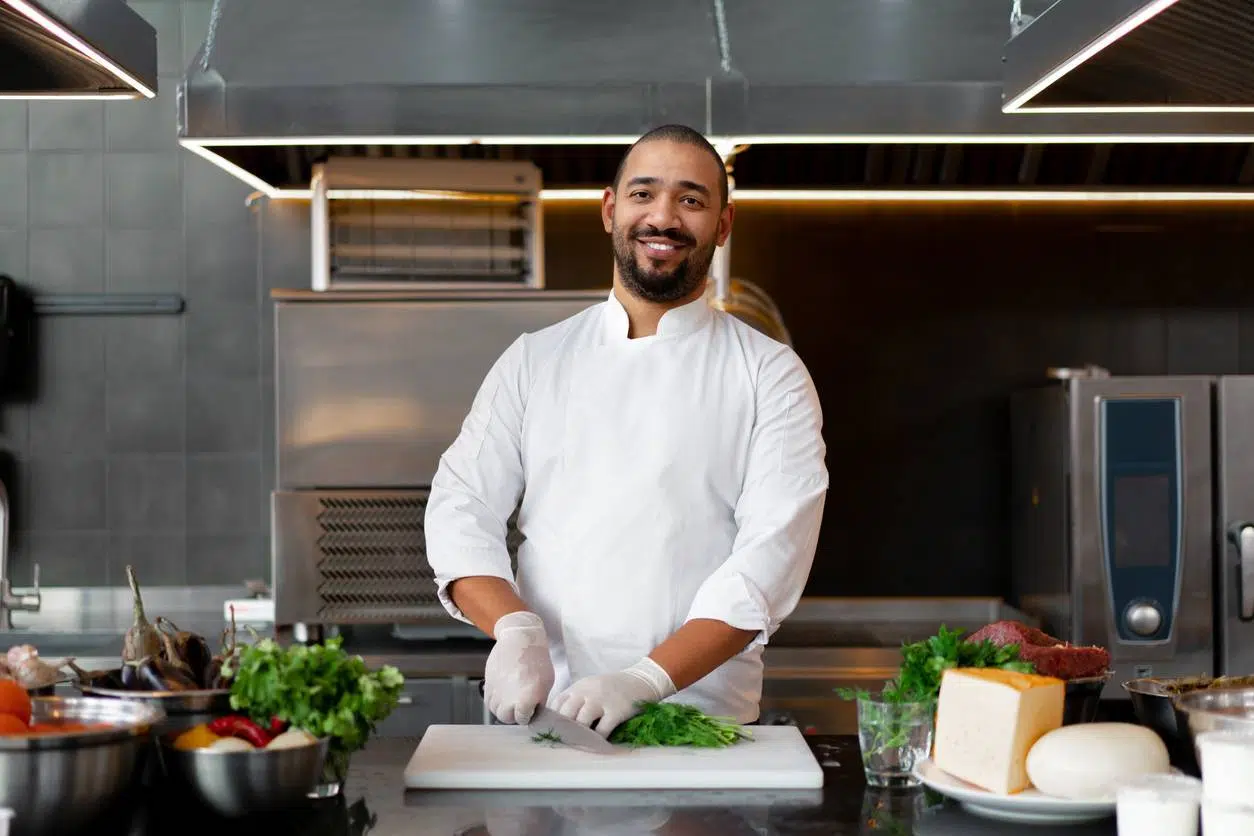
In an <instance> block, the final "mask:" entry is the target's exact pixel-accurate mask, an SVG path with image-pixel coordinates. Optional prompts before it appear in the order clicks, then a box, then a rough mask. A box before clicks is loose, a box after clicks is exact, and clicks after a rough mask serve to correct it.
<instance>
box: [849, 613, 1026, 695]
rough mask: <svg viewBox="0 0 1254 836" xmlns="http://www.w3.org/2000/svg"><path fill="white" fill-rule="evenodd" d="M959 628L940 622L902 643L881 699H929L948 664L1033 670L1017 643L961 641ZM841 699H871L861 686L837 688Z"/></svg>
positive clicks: (948, 667) (935, 693)
mask: <svg viewBox="0 0 1254 836" xmlns="http://www.w3.org/2000/svg"><path fill="white" fill-rule="evenodd" d="M961 637H962V631H961V630H949V629H947V628H946V627H945V625H943V624H942V625H941V628H940V631H939V632H937V634H936V635H935V636H932V637H930V638H927V639H924V640H923V641H921V642H914V643H912V644H906V645H903V646H902V648H901V668H900V670H899V671H898V672H897V677H896V678H895V679H892V680H890V681H889V682H888V683H887V684H886V685H885V686H884V690H883V691H882V692H881V693H880V695H879V700H880V701H881V702H890V703H907V702H910V703H913V702H930V701H933V700H935V699H936V698H937V697H938V696H939V695H940V683H941V677H942V676H943V675H944V673H945V671H947V670H949V669H950V668H1002V669H1004V670H1009V671H1018V672H1019V673H1035V672H1036V668H1035V667H1034V666H1033V665H1032V663H1031V662H1027V661H1024V660H1022V659H1020V658H1019V645H1017V644H1010V645H1006V646H1005V647H999V646H997V645H995V644H993V643H992V642H991V641H989V640H987V639H985V640H984V641H981V642H968V641H962V638H961ZM836 693H837V694H839V695H840V696H841V697H842V698H843V699H847V700H853V699H870V698H871V697H870V694H869V693H868V692H867V691H866V690H864V689H852V688H837V689H836Z"/></svg>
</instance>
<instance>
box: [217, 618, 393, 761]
mask: <svg viewBox="0 0 1254 836" xmlns="http://www.w3.org/2000/svg"><path fill="white" fill-rule="evenodd" d="M342 643H343V639H342V638H341V637H339V636H335V637H333V638H330V639H327V641H326V642H325V643H324V644H320V645H319V644H315V645H309V646H306V645H301V644H296V645H292V646H291V647H287V648H284V647H281V646H279V644H278V642H276V641H274V640H273V639H262V640H261V641H258V642H257V643H256V644H253V645H244V646H241V647H240V648H239V651H238V655H237V656H235V657H233V658H231V659H228V660H227V662H226V664H225V665H224V666H223V670H222V675H223V676H224V677H225V678H227V679H229V681H230V683H231V708H234V709H235V710H237V711H244V712H247V714H248V715H249V717H251V718H252V720H253V721H254V722H256V723H258V724H260V725H262V726H263V727H264V726H268V725H269V724H270V720H271V718H273V717H277V718H279V719H280V720H283V721H285V722H287V723H289V724H291V725H292V726H294V727H296V728H300V729H304V730H305V731H307V732H309V733H310V734H312V735H314V736H315V737H329V738H331V745H330V752H331V754H332V756H333V758H334V759H335V760H341V759H344V760H346V759H347V756H348V755H349V754H350V753H352V752H354V751H356V750H357V749H360V748H361V747H362V746H364V745H365V743H366V740H367V738H368V737H369V736H370V734H371V732H373V731H374V728H375V726H376V724H377V723H379V722H380V721H381V720H383V719H384V718H385V717H387V716H388V714H390V713H391V712H392V709H394V708H395V707H396V705H397V702H398V699H399V697H400V692H401V687H402V685H404V682H405V678H404V677H403V676H401V673H400V671H398V670H397V669H396V668H394V667H391V666H390V665H386V666H384V667H382V668H380V669H378V670H376V671H371V670H368V669H367V668H366V663H365V662H364V661H363V660H362V658H361V657H360V656H351V655H349V654H348V653H346V652H345V651H344V650H343V649H342V648H341V644H342Z"/></svg>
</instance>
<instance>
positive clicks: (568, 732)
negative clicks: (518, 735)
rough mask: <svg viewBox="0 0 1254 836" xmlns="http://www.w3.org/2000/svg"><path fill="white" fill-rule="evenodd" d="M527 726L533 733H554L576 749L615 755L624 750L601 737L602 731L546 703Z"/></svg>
mask: <svg viewBox="0 0 1254 836" xmlns="http://www.w3.org/2000/svg"><path fill="white" fill-rule="evenodd" d="M527 728H528V729H529V730H530V731H531V732H532V733H533V734H551V735H554V736H556V737H558V738H560V742H561V743H563V744H565V745H567V746H571V747H573V748H575V749H582V750H584V751H585V752H594V753H596V754H599V755H613V754H615V753H617V752H621V751H623V750H622V749H620V748H619V747H617V746H615V745H614V744H613V743H610V742H609V741H608V740H606V739H605V738H604V737H601V735H600V733H598V732H596V731H593V730H592V729H590V728H588V727H587V726H584V725H580V724H579V723H576V722H575V721H574V720H571V719H568V718H566V717H563V716H562V715H561V714H558V713H557V712H556V711H554V710H553V709H551V708H549V707H548V706H544V705H542V706H540V707H539V708H538V709H537V710H536V713H535V714H534V715H532V717H531V722H530V723H528V724H527ZM554 742H558V741H554Z"/></svg>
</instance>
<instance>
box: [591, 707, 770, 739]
mask: <svg viewBox="0 0 1254 836" xmlns="http://www.w3.org/2000/svg"><path fill="white" fill-rule="evenodd" d="M638 707H639V708H640V713H639V714H637V715H635V716H634V717H631V718H630V719H628V720H627V721H626V722H625V723H623V724H622V725H620V726H618V727H617V728H615V729H614V731H612V732H610V742H611V743H625V744H628V745H631V746H696V747H700V748H707V749H720V748H723V747H724V746H730V745H732V744H733V743H735V742H737V741H738V740H740V739H742V738H747V737H750V735H749V732H748V731H746V730H745V729H744V728H743V727H742V726H741V725H740V724H739V723H737V722H735V721H733V720H729V719H726V718H723V717H711V716H709V715H707V714H706V713H705V712H703V711H701V709H699V708H696V707H694V706H691V705H684V704H682V703H671V702H646V703H640V704H639V705H638Z"/></svg>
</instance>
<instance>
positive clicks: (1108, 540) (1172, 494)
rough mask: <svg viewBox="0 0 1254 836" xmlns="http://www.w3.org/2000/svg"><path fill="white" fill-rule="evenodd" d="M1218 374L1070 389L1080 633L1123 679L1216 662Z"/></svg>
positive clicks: (1114, 688) (1114, 683)
mask: <svg viewBox="0 0 1254 836" xmlns="http://www.w3.org/2000/svg"><path fill="white" fill-rule="evenodd" d="M1214 384H1215V381H1214V378H1208V377H1202V376H1188V377H1183V376H1182V377H1175V376H1173V377H1123V378H1110V379H1093V380H1077V381H1075V382H1074V385H1073V389H1072V390H1071V399H1070V404H1069V407H1070V409H1071V410H1072V428H1073V429H1072V433H1073V434H1072V439H1071V444H1072V455H1073V459H1072V462H1071V470H1072V478H1071V489H1072V496H1071V501H1072V508H1073V513H1072V517H1073V521H1072V528H1071V536H1072V537H1073V544H1074V545H1073V549H1074V555H1075V565H1074V573H1075V577H1074V578H1073V582H1072V587H1073V594H1074V596H1075V597H1074V598H1073V604H1074V605H1075V606H1074V609H1073V619H1074V620H1075V621H1076V623H1077V626H1078V628H1079V629H1077V630H1076V631H1075V633H1074V634H1073V635H1074V636H1075V637H1076V640H1077V641H1078V642H1080V643H1084V644H1097V645H1102V646H1104V647H1106V648H1108V649H1109V650H1110V654H1111V659H1112V667H1113V668H1114V670H1115V676H1114V677H1112V678H1111V681H1110V682H1109V683H1108V684H1107V688H1106V695H1107V696H1108V697H1113V696H1121V691H1122V689H1121V687H1120V683H1121V682H1123V681H1124V680H1127V679H1132V678H1134V677H1139V676H1176V675H1194V676H1196V675H1206V674H1209V673H1210V672H1211V671H1212V670H1213V668H1214V663H1215V652H1214V647H1215V642H1214V639H1213V635H1214V612H1215V604H1214V594H1213V588H1212V579H1213V574H1214V563H1215V559H1214V551H1215V547H1214V544H1215V534H1214V517H1215V505H1214V502H1213V498H1212V494H1213V491H1212V464H1213V458H1214V455H1213V452H1212V440H1213V437H1214V436H1213V432H1212V415H1213V411H1212V404H1213V400H1214V388H1215V385H1214Z"/></svg>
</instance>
